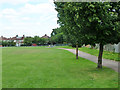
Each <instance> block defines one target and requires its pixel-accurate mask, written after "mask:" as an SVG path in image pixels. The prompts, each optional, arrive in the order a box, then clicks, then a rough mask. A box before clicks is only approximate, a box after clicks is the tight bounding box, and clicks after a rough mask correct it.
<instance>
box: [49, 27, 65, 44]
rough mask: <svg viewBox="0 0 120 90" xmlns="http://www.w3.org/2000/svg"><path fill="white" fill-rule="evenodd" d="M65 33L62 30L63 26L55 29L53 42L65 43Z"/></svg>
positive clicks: (52, 35) (52, 34)
mask: <svg viewBox="0 0 120 90" xmlns="http://www.w3.org/2000/svg"><path fill="white" fill-rule="evenodd" d="M65 41H66V40H65V35H64V34H63V32H62V28H56V29H53V31H52V33H51V42H52V43H57V44H63V43H64V42H65Z"/></svg>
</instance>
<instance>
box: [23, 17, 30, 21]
mask: <svg viewBox="0 0 120 90" xmlns="http://www.w3.org/2000/svg"><path fill="white" fill-rule="evenodd" d="M30 19H31V18H30V17H23V18H22V20H25V21H27V20H30Z"/></svg>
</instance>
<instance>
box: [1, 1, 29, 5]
mask: <svg viewBox="0 0 120 90" xmlns="http://www.w3.org/2000/svg"><path fill="white" fill-rule="evenodd" d="M28 1H29V0H0V4H4V3H9V4H14V5H17V4H21V3H27V2H28Z"/></svg>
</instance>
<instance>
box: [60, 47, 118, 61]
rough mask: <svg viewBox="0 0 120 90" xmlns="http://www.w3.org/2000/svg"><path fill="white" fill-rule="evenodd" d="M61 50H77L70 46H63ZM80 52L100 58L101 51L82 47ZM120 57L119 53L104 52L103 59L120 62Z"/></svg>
mask: <svg viewBox="0 0 120 90" xmlns="http://www.w3.org/2000/svg"><path fill="white" fill-rule="evenodd" d="M59 48H60V47H59ZM61 48H69V49H75V48H72V47H70V46H61ZM79 50H80V51H83V52H86V53H89V54H91V55H95V56H98V54H99V50H97V49H91V48H87V47H82V48H79ZM118 55H119V53H115V52H110V51H104V52H103V58H105V59H110V60H115V61H120V57H118Z"/></svg>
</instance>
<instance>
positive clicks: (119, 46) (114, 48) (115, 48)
mask: <svg viewBox="0 0 120 90" xmlns="http://www.w3.org/2000/svg"><path fill="white" fill-rule="evenodd" d="M95 48H96V49H98V48H99V44H96V47H95ZM104 50H106V51H111V52H116V53H120V42H119V43H118V44H113V45H112V44H107V45H105V46H104Z"/></svg>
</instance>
